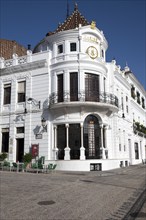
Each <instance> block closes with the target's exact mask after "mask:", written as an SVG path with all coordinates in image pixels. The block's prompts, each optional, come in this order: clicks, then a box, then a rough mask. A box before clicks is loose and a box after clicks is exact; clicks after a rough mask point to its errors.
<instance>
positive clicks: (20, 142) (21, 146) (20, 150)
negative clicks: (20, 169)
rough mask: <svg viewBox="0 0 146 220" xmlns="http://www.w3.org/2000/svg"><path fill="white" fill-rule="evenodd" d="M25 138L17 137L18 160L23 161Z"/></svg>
mask: <svg viewBox="0 0 146 220" xmlns="http://www.w3.org/2000/svg"><path fill="white" fill-rule="evenodd" d="M23 156H24V138H19V139H16V161H19V162H23Z"/></svg>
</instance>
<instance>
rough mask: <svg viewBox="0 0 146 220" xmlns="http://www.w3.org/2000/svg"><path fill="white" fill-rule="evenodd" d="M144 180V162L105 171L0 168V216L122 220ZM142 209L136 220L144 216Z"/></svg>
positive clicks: (18, 219)
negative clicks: (41, 171)
mask: <svg viewBox="0 0 146 220" xmlns="http://www.w3.org/2000/svg"><path fill="white" fill-rule="evenodd" d="M145 183H146V165H138V166H131V167H127V168H122V169H116V170H112V171H107V172H105V171H104V172H101V171H96V172H61V171H56V172H54V173H49V174H42V173H39V174H33V173H22V172H21V173H16V172H4V171H1V172H0V194H1V197H0V219H1V220H80V219H81V220H120V219H125V220H126V218H127V217H125V216H127V213H128V212H129V210H132V207H133V205H134V204H136V201H138V198H139V197H140V195H141V194H142V193H143V192H144V188H145ZM143 209H144V206H143ZM143 209H142V210H141V212H140V213H141V216H140V217H139V216H138V217H137V220H143V219H145V218H146V212H144V210H143ZM140 213H139V215H140ZM132 215H133V216H134V213H130V214H129V216H131V219H135V217H133V218H132ZM127 219H130V218H127Z"/></svg>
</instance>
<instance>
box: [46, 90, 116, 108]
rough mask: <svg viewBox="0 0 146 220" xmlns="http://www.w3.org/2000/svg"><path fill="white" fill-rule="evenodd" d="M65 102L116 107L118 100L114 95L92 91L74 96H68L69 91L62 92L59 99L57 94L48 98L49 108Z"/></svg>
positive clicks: (54, 93) (81, 92)
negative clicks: (102, 104) (92, 103)
mask: <svg viewBox="0 0 146 220" xmlns="http://www.w3.org/2000/svg"><path fill="white" fill-rule="evenodd" d="M66 102H99V103H106V104H111V105H114V106H116V107H118V98H117V96H115V95H114V94H111V93H107V92H99V93H97V92H94V91H89V90H88V91H80V92H78V96H77V93H75V94H73V93H72V94H70V92H69V91H64V93H63V96H62V97H61V98H60V97H59V93H56V92H53V93H52V94H51V95H50V97H49V105H50V107H51V106H53V105H55V104H58V103H66Z"/></svg>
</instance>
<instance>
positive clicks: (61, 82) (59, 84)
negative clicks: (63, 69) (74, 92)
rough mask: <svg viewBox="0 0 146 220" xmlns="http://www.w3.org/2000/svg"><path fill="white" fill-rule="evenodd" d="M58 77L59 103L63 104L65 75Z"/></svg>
mask: <svg viewBox="0 0 146 220" xmlns="http://www.w3.org/2000/svg"><path fill="white" fill-rule="evenodd" d="M57 77H58V102H63V74H60V75H58V76H57Z"/></svg>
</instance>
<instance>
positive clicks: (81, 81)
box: [78, 69, 85, 101]
mask: <svg viewBox="0 0 146 220" xmlns="http://www.w3.org/2000/svg"><path fill="white" fill-rule="evenodd" d="M78 72H79V74H78V88H79V101H85V75H84V71H83V70H82V69H78Z"/></svg>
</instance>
